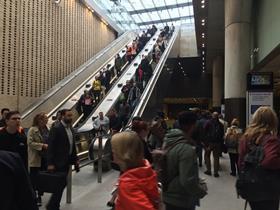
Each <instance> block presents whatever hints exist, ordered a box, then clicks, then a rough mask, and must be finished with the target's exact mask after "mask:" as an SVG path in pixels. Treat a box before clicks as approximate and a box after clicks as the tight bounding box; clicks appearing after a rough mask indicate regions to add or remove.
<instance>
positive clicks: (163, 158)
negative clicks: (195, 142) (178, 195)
mask: <svg viewBox="0 0 280 210" xmlns="http://www.w3.org/2000/svg"><path fill="white" fill-rule="evenodd" d="M181 143H187V141H186V139H184V138H182V139H179V140H177V141H176V142H174V143H173V144H171V145H169V146H168V147H165V146H163V148H162V149H155V150H154V151H152V156H153V166H154V170H155V171H156V173H157V177H158V181H159V182H160V183H161V184H162V190H163V191H166V190H167V188H168V184H169V183H170V181H171V180H168V177H167V176H168V174H167V154H168V152H169V151H170V150H171V149H173V148H174V147H175V146H176V145H178V144H181Z"/></svg>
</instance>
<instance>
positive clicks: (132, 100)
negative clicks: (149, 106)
mask: <svg viewBox="0 0 280 210" xmlns="http://www.w3.org/2000/svg"><path fill="white" fill-rule="evenodd" d="M140 97H141V91H140V89H139V88H138V87H137V84H136V82H134V83H133V87H132V88H131V89H130V91H129V94H128V99H127V102H128V104H129V105H130V107H131V109H132V111H133V110H134V108H135V107H136V105H137V104H138V102H139V100H140Z"/></svg>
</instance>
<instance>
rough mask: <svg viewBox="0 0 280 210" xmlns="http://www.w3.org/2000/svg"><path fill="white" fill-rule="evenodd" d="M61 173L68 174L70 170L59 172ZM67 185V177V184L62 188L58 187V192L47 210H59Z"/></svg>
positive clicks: (52, 197) (53, 196)
mask: <svg viewBox="0 0 280 210" xmlns="http://www.w3.org/2000/svg"><path fill="white" fill-rule="evenodd" d="M59 172H64V173H65V174H68V169H67V170H66V169H64V170H59ZM66 184H67V176H65V184H64V185H63V186H62V187H58V188H57V190H56V192H54V193H53V194H52V195H51V198H50V200H49V202H48V204H47V210H59V208H60V201H61V198H62V194H63V191H64V188H65V187H66Z"/></svg>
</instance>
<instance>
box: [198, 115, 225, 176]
mask: <svg viewBox="0 0 280 210" xmlns="http://www.w3.org/2000/svg"><path fill="white" fill-rule="evenodd" d="M205 134H206V135H205V139H204V142H203V143H204V146H205V154H204V159H205V164H206V168H207V171H205V172H204V173H205V174H207V175H209V176H211V175H212V172H211V153H212V152H213V157H214V176H215V177H219V173H218V171H219V167H220V154H221V150H222V144H223V142H224V139H223V137H224V126H223V125H222V123H220V121H219V114H218V113H217V112H214V113H213V115H212V119H211V120H209V121H208V122H207V123H206V125H205Z"/></svg>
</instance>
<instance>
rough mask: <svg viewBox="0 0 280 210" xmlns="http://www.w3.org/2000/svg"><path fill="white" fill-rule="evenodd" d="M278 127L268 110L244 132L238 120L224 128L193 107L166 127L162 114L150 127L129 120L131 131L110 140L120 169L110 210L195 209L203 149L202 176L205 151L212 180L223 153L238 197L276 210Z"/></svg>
mask: <svg viewBox="0 0 280 210" xmlns="http://www.w3.org/2000/svg"><path fill="white" fill-rule="evenodd" d="M159 118H160V119H159ZM156 122H157V123H156ZM155 124H156V126H155ZM278 126H279V125H278V119H277V115H276V113H275V112H274V111H273V110H272V109H271V108H269V107H260V108H259V109H258V110H257V111H256V112H255V114H254V116H253V119H252V122H251V123H250V124H249V126H248V127H247V129H246V130H245V132H243V131H242V129H241V128H240V127H239V121H238V119H236V118H235V119H233V120H232V122H231V124H230V125H228V123H227V122H226V121H225V120H224V119H223V118H222V116H221V115H219V114H218V113H217V112H213V113H211V112H209V111H201V110H199V109H195V110H193V111H185V112H182V113H180V114H179V116H178V119H177V121H176V122H175V123H174V125H173V128H172V129H167V127H166V123H165V121H164V117H162V114H159V115H158V116H157V117H155V118H154V119H153V121H152V122H150V123H148V122H145V121H144V120H143V119H141V118H140V117H135V118H134V119H133V121H132V124H131V128H130V130H131V131H125V132H121V133H117V134H115V135H113V137H112V140H111V143H112V153H113V157H114V162H115V163H117V164H119V166H120V170H121V174H120V178H119V181H118V194H117V197H116V200H115V202H114V204H115V209H117V210H121V209H127V208H125V207H124V206H129V208H128V209H139V208H143V209H151V210H154V209H161V206H160V205H161V204H162V203H164V204H165V209H166V210H177V209H179V210H193V209H195V206H197V205H199V200H200V199H201V198H203V197H204V196H205V195H207V187H206V186H205V183H204V182H203V180H201V179H200V178H199V173H198V167H199V166H200V167H202V164H203V161H202V159H203V158H202V150H204V161H205V167H206V171H205V174H206V175H209V176H211V175H212V170H211V161H210V156H211V153H213V159H214V177H216V178H218V177H219V176H220V175H219V171H220V170H221V167H220V163H219V159H220V157H221V156H222V153H223V152H224V153H228V154H229V158H230V169H231V172H230V175H232V176H237V175H238V178H237V182H236V189H237V192H238V195H239V196H241V197H242V198H243V199H245V200H246V202H249V204H250V207H251V209H252V210H265V209H271V210H278V208H279V198H280V188H279V186H280V179H279V178H280V139H279V132H278ZM131 132H134V133H131ZM154 135H155V136H156V140H154ZM141 142H142V144H141ZM155 142H156V143H155ZM155 177H157V179H156V178H155ZM159 181H160V182H161V184H162V188H161V189H162V195H161V196H160V194H159V192H160V191H159V190H158V185H157V183H158V182H159ZM130 183H131V184H130ZM132 183H133V184H132ZM233 187H234V186H233ZM161 197H162V200H161Z"/></svg>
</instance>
